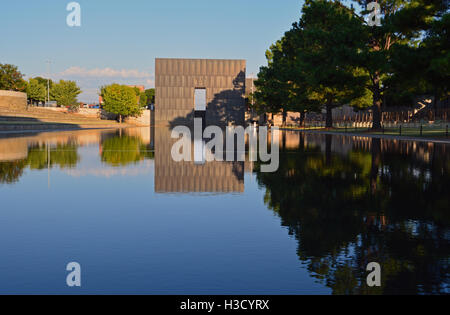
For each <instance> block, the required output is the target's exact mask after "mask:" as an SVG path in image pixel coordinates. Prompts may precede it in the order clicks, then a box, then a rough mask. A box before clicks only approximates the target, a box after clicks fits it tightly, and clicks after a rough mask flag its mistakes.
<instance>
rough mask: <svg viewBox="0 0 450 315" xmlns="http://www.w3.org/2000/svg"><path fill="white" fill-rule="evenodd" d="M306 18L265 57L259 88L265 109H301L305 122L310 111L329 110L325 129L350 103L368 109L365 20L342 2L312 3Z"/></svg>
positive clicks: (307, 4)
mask: <svg viewBox="0 0 450 315" xmlns="http://www.w3.org/2000/svg"><path fill="white" fill-rule="evenodd" d="M302 13H303V14H302V17H301V19H300V21H299V22H298V23H294V24H293V27H292V29H291V30H290V31H288V32H286V34H285V36H284V37H283V38H282V39H281V40H279V41H278V42H277V43H276V44H275V45H272V46H271V48H270V51H268V52H267V53H266V57H267V59H268V66H267V67H262V68H261V70H260V73H259V74H258V80H257V81H256V82H255V85H256V86H257V88H258V91H257V92H256V93H255V96H256V98H257V100H258V102H257V106H259V107H261V108H260V109H259V108H258V109H259V110H260V111H268V112H279V111H280V110H282V111H283V113H286V112H287V111H296V112H300V113H301V121H302V120H303V118H304V114H305V112H307V111H316V112H317V111H320V110H321V108H322V107H323V106H325V109H326V113H327V120H326V126H327V127H328V128H331V127H332V109H333V108H334V107H337V106H342V105H345V104H349V105H351V106H356V107H358V108H364V107H367V106H368V105H369V101H368V97H370V92H369V91H368V90H367V89H366V87H365V84H366V83H367V81H368V75H367V73H366V72H365V71H364V70H363V69H361V68H359V67H358V60H359V59H358V58H359V56H358V54H359V50H360V48H361V46H363V45H364V36H363V33H362V31H363V30H362V25H361V21H360V20H359V19H358V18H357V17H355V16H354V12H353V10H351V9H348V8H347V7H345V6H343V5H342V4H340V3H339V2H331V1H324V0H319V1H307V2H306V4H305V5H304V7H303V9H302Z"/></svg>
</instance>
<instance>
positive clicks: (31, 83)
mask: <svg viewBox="0 0 450 315" xmlns="http://www.w3.org/2000/svg"><path fill="white" fill-rule="evenodd" d="M46 94H47V93H46V86H45V85H43V84H41V83H39V81H38V80H36V79H30V80H28V84H27V96H28V99H29V100H31V101H37V102H44V101H45V97H46Z"/></svg>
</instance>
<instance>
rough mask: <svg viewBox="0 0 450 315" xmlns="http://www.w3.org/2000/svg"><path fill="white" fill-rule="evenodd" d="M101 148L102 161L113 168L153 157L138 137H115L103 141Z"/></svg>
mask: <svg viewBox="0 0 450 315" xmlns="http://www.w3.org/2000/svg"><path fill="white" fill-rule="evenodd" d="M101 146H102V149H101V158H102V161H103V162H105V163H108V164H110V165H113V166H124V165H128V164H131V163H137V162H139V161H142V160H144V159H152V158H153V157H154V153H153V151H151V150H150V147H149V146H147V145H145V144H144V143H143V142H142V140H141V138H139V137H134V136H128V135H115V136H113V137H109V138H106V139H104V140H103V141H102V144H101Z"/></svg>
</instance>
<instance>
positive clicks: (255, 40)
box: [0, 0, 303, 102]
mask: <svg viewBox="0 0 450 315" xmlns="http://www.w3.org/2000/svg"><path fill="white" fill-rule="evenodd" d="M69 2H71V1H69V0H39V1H37V0H34V1H26V2H25V4H24V2H23V1H8V2H6V1H5V2H4V3H2V7H1V11H0V28H1V29H2V41H1V44H0V63H12V64H15V65H17V66H19V69H20V70H21V72H22V73H24V74H25V75H27V77H28V76H37V75H46V73H47V66H46V64H45V60H47V59H50V60H51V61H52V65H51V72H52V78H54V79H72V80H76V81H77V82H78V84H79V85H80V86H81V87H82V89H83V94H82V95H81V96H80V100H82V101H88V102H93V101H96V99H97V93H98V87H99V86H100V85H103V84H108V83H112V82H118V83H123V84H144V85H145V86H146V87H152V86H153V84H154V81H153V80H154V59H155V58H156V57H170V58H221V59H222V58H223V59H246V60H247V75H250V74H251V73H254V74H256V73H257V72H258V69H259V67H260V66H261V65H264V64H265V62H266V61H265V56H264V53H265V51H266V49H267V48H268V47H269V46H270V45H271V44H272V43H273V42H275V41H276V40H277V39H279V38H280V37H281V36H282V35H283V33H284V32H285V31H287V30H288V29H289V28H290V26H291V24H292V23H293V22H294V21H296V20H298V19H299V17H300V10H301V6H302V4H303V1H302V0H282V1H274V0H164V1H161V0H129V1H111V0H78V1H77V2H78V3H79V4H80V5H81V23H82V25H81V27H79V28H76V27H75V28H70V27H69V26H67V24H66V17H67V15H68V14H69V12H68V11H66V6H67V4H68V3H69Z"/></svg>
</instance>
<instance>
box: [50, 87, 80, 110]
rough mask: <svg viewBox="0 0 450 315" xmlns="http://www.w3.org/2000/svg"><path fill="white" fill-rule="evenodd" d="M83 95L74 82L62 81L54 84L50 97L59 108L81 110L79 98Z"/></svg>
mask: <svg viewBox="0 0 450 315" xmlns="http://www.w3.org/2000/svg"><path fill="white" fill-rule="evenodd" d="M80 93H81V90H80V88H79V87H78V86H77V84H76V83H75V82H74V81H64V80H60V81H59V82H58V83H55V84H53V87H52V88H51V89H50V96H51V98H52V99H53V100H55V101H56V102H57V103H58V105H59V106H64V107H69V108H70V109H71V110H76V109H78V108H79V106H80V104H79V103H78V100H77V97H78V95H79V94H80Z"/></svg>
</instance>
